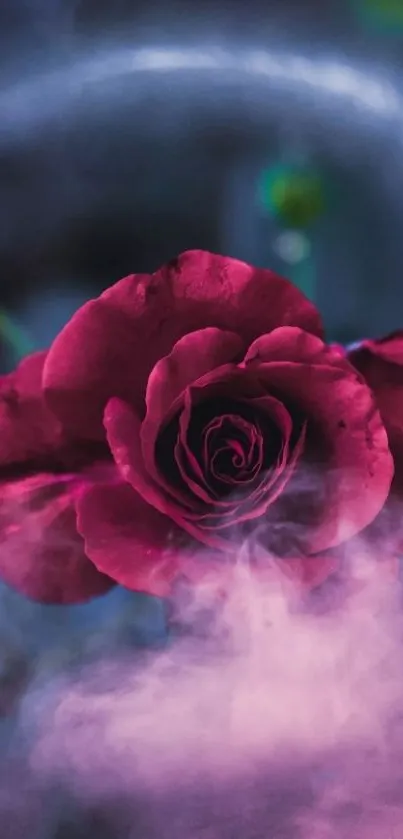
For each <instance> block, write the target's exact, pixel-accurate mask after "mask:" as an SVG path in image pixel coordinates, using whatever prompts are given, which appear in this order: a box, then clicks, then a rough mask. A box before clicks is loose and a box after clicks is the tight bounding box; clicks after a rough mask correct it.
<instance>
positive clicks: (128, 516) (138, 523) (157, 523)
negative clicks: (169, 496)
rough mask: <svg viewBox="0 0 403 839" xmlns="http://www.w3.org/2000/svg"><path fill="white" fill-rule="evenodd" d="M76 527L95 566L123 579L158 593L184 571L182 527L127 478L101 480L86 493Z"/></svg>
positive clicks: (164, 591)
mask: <svg viewBox="0 0 403 839" xmlns="http://www.w3.org/2000/svg"><path fill="white" fill-rule="evenodd" d="M77 511H78V529H79V531H80V533H81V534H82V536H83V537H84V539H85V550H86V554H87V556H89V557H90V559H91V560H92V562H93V563H94V564H95V565H96V567H97V568H98V569H99V571H101V572H102V573H104V574H108V575H109V576H110V577H113V579H115V580H116V581H117V582H118V583H120V585H123V586H126V587H127V588H130V589H132V590H133V591H142V592H144V593H147V594H153V595H155V596H156V597H165V596H167V595H168V594H169V592H170V590H171V586H172V583H173V580H175V579H176V578H177V577H178V575H179V574H180V573H181V565H182V562H184V563H185V559H186V549H185V547H184V539H183V532H182V531H181V530H180V529H179V528H176V526H175V524H174V523H173V522H172V521H171V520H170V519H169V518H167V517H166V516H164V515H161V514H160V513H159V512H157V510H155V509H154V508H153V507H151V506H150V505H149V504H147V503H146V502H145V501H144V500H143V499H142V498H141V497H140V496H139V495H138V494H137V493H136V492H135V491H134V490H133V489H132V488H131V487H130V486H129V485H128V484H124V483H109V484H98V485H96V486H93V487H90V488H88V489H87V490H86V491H85V492H84V493H82V495H81V497H80V499H79V501H78V503H77Z"/></svg>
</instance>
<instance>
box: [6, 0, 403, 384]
mask: <svg viewBox="0 0 403 839" xmlns="http://www.w3.org/2000/svg"><path fill="white" fill-rule="evenodd" d="M402 76H403V3H402V2H401V0H303V2H301V0H250V2H248V3H247V4H238V3H236V2H235V1H234V0H232V2H231V0H203V3H200V4H196V3H187V4H186V3H183V2H181V0H169V2H168V0H165V2H157V1H156V0H114V2H113V3H112V1H111V0H13V3H10V2H8V0H0V213H1V223H0V333H1V336H2V338H1V345H2V352H1V353H0V370H3V371H5V370H7V369H9V368H10V367H11V366H12V365H13V364H14V363H15V360H16V357H17V356H21V355H23V354H24V353H25V352H26V351H27V350H29V349H31V348H36V347H43V346H46V345H48V344H49V342H50V341H51V340H52V338H53V337H54V335H55V334H56V333H57V331H58V330H59V329H60V327H61V326H62V325H63V323H64V322H65V321H66V320H67V319H68V318H69V316H70V315H71V313H72V312H73V311H74V310H75V309H76V308H77V306H78V305H80V303H81V302H83V301H84V300H86V299H88V298H89V297H91V296H93V295H96V294H98V293H99V292H100V291H101V290H102V289H103V288H105V286H107V285H109V284H111V283H113V282H114V281H116V280H117V279H119V278H120V277H121V276H124V275H125V274H128V273H131V272H134V271H141V272H142V271H153V270H155V269H156V268H157V267H158V266H159V265H160V264H161V263H163V262H164V261H166V260H169V259H170V258H172V257H173V256H175V255H176V254H178V253H179V252H180V251H183V250H186V249H189V248H206V249H210V250H213V251H219V252H222V253H226V254H229V255H232V256H236V257H239V258H241V259H245V260H247V261H248V260H249V261H250V262H252V263H255V264H256V265H259V266H268V267H272V268H274V269H276V270H277V271H278V272H280V273H282V274H284V275H286V276H288V277H290V278H291V279H293V280H294V282H296V283H297V284H298V285H300V286H301V287H302V288H303V289H304V290H305V291H306V293H307V294H309V295H310V296H311V297H312V298H313V299H315V301H316V302H317V303H318V305H319V306H320V308H321V310H322V311H323V314H324V318H325V322H326V326H327V329H328V335H329V337H330V338H331V339H335V340H339V341H344V342H350V341H354V340H355V339H358V338H360V337H363V336H365V335H376V334H378V333H382V332H385V331H388V330H391V329H393V328H396V327H399V326H401V325H402V323H403V312H402V310H401V307H400V306H399V303H400V300H402V302H403V289H402V290H401V266H402V259H403V237H402V235H401V218H402V210H403V157H402V152H403V109H402V102H403V93H401V91H402V89H403V87H402ZM402 308H403V307H402Z"/></svg>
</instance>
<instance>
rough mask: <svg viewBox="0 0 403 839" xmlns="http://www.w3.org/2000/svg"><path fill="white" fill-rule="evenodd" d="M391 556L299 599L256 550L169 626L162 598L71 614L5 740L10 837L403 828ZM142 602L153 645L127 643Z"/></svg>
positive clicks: (260, 835) (184, 603) (362, 838)
mask: <svg viewBox="0 0 403 839" xmlns="http://www.w3.org/2000/svg"><path fill="white" fill-rule="evenodd" d="M376 559H377V558H376V557H374V556H372V555H371V550H370V546H369V545H366V544H365V543H364V542H363V541H360V542H358V543H356V544H355V549H354V555H352V556H346V560H345V568H344V573H343V575H342V577H341V578H340V579H339V581H338V582H336V581H335V580H333V581H329V582H328V583H327V584H325V585H324V586H322V587H321V589H319V590H317V591H316V592H315V593H314V594H311V595H310V596H307V597H305V598H304V599H302V600H301V596H300V593H299V592H298V591H296V589H295V588H294V587H293V584H292V583H291V581H290V580H288V579H287V578H286V577H284V576H283V575H281V574H279V573H278V571H276V570H275V569H276V566H275V565H273V566H271V571H270V573H269V574H268V576H266V577H265V578H264V579H263V578H260V579H259V580H257V579H256V576H255V575H254V574H253V572H252V571H251V569H250V568H249V567H248V563H247V562H245V561H244V560H245V549H244V548H243V550H242V552H240V560H239V563H238V565H237V566H236V567H234V573H233V578H232V581H231V585H230V588H229V591H228V593H227V596H226V598H225V599H223V600H217V596H216V591H215V587H214V584H213V582H212V581H209V580H208V578H207V579H206V580H205V583H204V584H203V586H202V587H200V588H199V589H197V590H189V591H187V592H185V594H186V596H184V592H181V595H180V596H178V598H177V600H176V604H175V622H174V623H172V624H171V627H170V631H169V633H168V634H164V619H165V617H166V614H167V612H166V609H165V607H164V604H163V603H162V601H158V600H155V599H153V598H146V597H144V598H142V597H141V595H137V596H136V595H131V594H129V593H128V592H124V591H121V590H117V591H116V592H114V593H113V594H112V595H108V596H107V597H105V598H102V599H101V600H99V601H97V602H96V601H94V603H93V604H92V605H91V606H90V607H79V609H81V610H82V611H81V615H83V614H84V611H83V610H84V609H85V608H89V611H90V612H91V610H92V615H93V618H92V620H93V623H92V624H91V617H89V616H88V615H89V613H87V618H86V620H87V623H86V626H84V627H83V625H82V623H81V634H80V620H79V619H77V618H79V614H80V613H79V611H77V607H72V610H67V613H66V618H65V624H64V627H61V628H60V631H59V638H58V641H57V643H56V644H54V645H53V656H50V655H49V643H48V642H46V641H45V638H46V631H45V634H44V635H43V637H42V641H41V640H40V639H39V640H38V639H37V642H36V649H35V652H34V654H33V657H32V672H31V675H30V678H29V680H28V683H27V685H26V687H24V688H23V689H20V691H21V699H20V700H19V703H17V705H16V707H15V709H14V712H13V713H14V719H13V724H12V726H10V723H9V725H8V734H7V736H3V750H2V753H3V760H2V764H3V767H5V768H6V771H5V772H3V773H2V774H3V780H2V783H1V792H0V807H1V810H2V813H6V814H7V815H6V817H4V816H3V818H4V823H5V824H7V825H8V830H9V833H7V834H6V835H7V839H8V837H12V839H20V838H21V839H22V837H25V836H26V835H27V829H28V825H29V835H30V836H31V837H32V839H54V837H57V839H59V837H65V836H66V837H70V839H71V837H80V839H81V837H85V836H93V835H95V834H94V831H96V835H97V836H100V837H102V839H103V836H105V837H108V839H109V837H111V838H112V837H122V839H123V837H127V839H137V837H141V839H151V837H152V839H154V838H155V839H157V837H158V839H173V838H174V837H175V839H177V837H179V836H183V837H186V839H193V837H199V836H200V837H204V839H206V837H208V838H209V839H238V837H239V839H252V837H253V839H269V837H270V839H336V837H337V839H343V837H344V836H345V837H347V836H354V839H389V837H393V836H396V837H399V836H401V835H402V831H403V800H402V796H401V788H402V782H403V759H402V758H403V725H402V719H403V717H402V711H403V680H402V673H401V640H402V629H403V624H402V613H401V592H400V587H399V586H397V585H396V581H394V580H392V579H391V578H389V577H388V576H387V575H385V573H384V571H382V572H381V570H380V569H381V568H382V566H381V565H380V564H379V563H377V562H376ZM128 598H134V599H135V600H136V606H137V609H138V613H137V622H138V625H139V624H140V623H141V621H143V626H145V623H144V619H145V617H146V616H147V614H148V632H149V631H150V628H151V627H152V626H153V625H154V628H155V627H156V626H157V623H158V620H159V627H160V628H159V631H157V632H156V633H155V636H154V643H151V645H150V644H148V646H146V645H145V644H144V643H143V645H142V644H141V637H140V636H141V633H140V634H139V632H138V633H137V636H136V637H133V635H132V638H131V639H130V643H127V640H128V638H127V633H126V636H125V634H124V632H123V630H122V625H123V624H124V623H125V621H126V623H127V612H126V617H124V608H123V607H124V604H125V602H127V601H128ZM136 598H137V599H136ZM108 603H109V606H108ZM111 604H112V606H111ZM133 606H134V603H133ZM37 608H40V607H37ZM108 609H109V611H108ZM152 609H153V610H154V612H153V617H152V618H151V620H150V616H151V613H152ZM74 610H76V613H75V617H74ZM141 610H142V611H141ZM134 611H135V610H133V614H134ZM69 612H70V616H69V615H68V613H69ZM95 615H97V616H98V619H99V620H100V622H99V624H98V632H97V628H96V627H97V623H96V620H95V622H94V616H95ZM101 615H102V619H101ZM71 616H73V619H74V623H75V626H76V635H75V650H76V652H75V654H73V655H72V654H71V649H72V646H74V638H73V633H72V621H71ZM156 617H157V618H158V619H157V621H156ZM146 622H147V619H146ZM54 623H55V622H54ZM36 626H38V616H37V617H36ZM119 626H120V629H119ZM96 638H98V641H97V642H96V641H94V639H96ZM146 639H147V631H146V632H145V633H144V637H143V642H146V643H147V641H146ZM133 641H134V644H133ZM149 641H150V636H149ZM41 644H42V646H41ZM46 649H47V652H45V650H46ZM69 650H70V652H69ZM63 825H64V826H63ZM63 830H64V831H65V832H63ZM102 831H104V833H102ZM393 831H395V833H393ZM2 835H4V834H2Z"/></svg>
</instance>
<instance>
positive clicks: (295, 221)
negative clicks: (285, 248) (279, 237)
mask: <svg viewBox="0 0 403 839" xmlns="http://www.w3.org/2000/svg"><path fill="white" fill-rule="evenodd" d="M260 191H261V199H262V203H263V205H264V206H265V208H266V209H267V210H268V211H269V212H270V213H271V214H272V215H274V216H275V217H277V218H278V220H279V221H280V222H281V223H282V224H284V225H286V226H287V227H290V228H293V229H299V230H301V229H305V228H307V227H310V226H311V225H312V224H314V222H315V221H317V219H318V218H320V216H321V215H322V214H323V213H324V211H325V204H326V201H325V189H324V184H323V179H322V178H321V176H320V174H319V173H318V172H317V171H316V170H315V169H310V168H302V167H295V166H289V165H283V166H273V167H271V168H269V169H267V170H266V171H265V172H264V173H263V175H262V179H261V184H260Z"/></svg>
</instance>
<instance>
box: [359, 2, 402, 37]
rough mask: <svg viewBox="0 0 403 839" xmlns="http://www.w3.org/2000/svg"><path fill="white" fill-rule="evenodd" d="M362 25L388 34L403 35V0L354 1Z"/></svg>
mask: <svg viewBox="0 0 403 839" xmlns="http://www.w3.org/2000/svg"><path fill="white" fill-rule="evenodd" d="M354 6H355V9H356V13H357V15H358V17H359V19H360V21H361V23H362V24H364V25H368V26H370V27H371V28H373V29H376V30H378V31H380V32H387V33H389V34H392V35H394V34H402V33H403V0H354Z"/></svg>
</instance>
